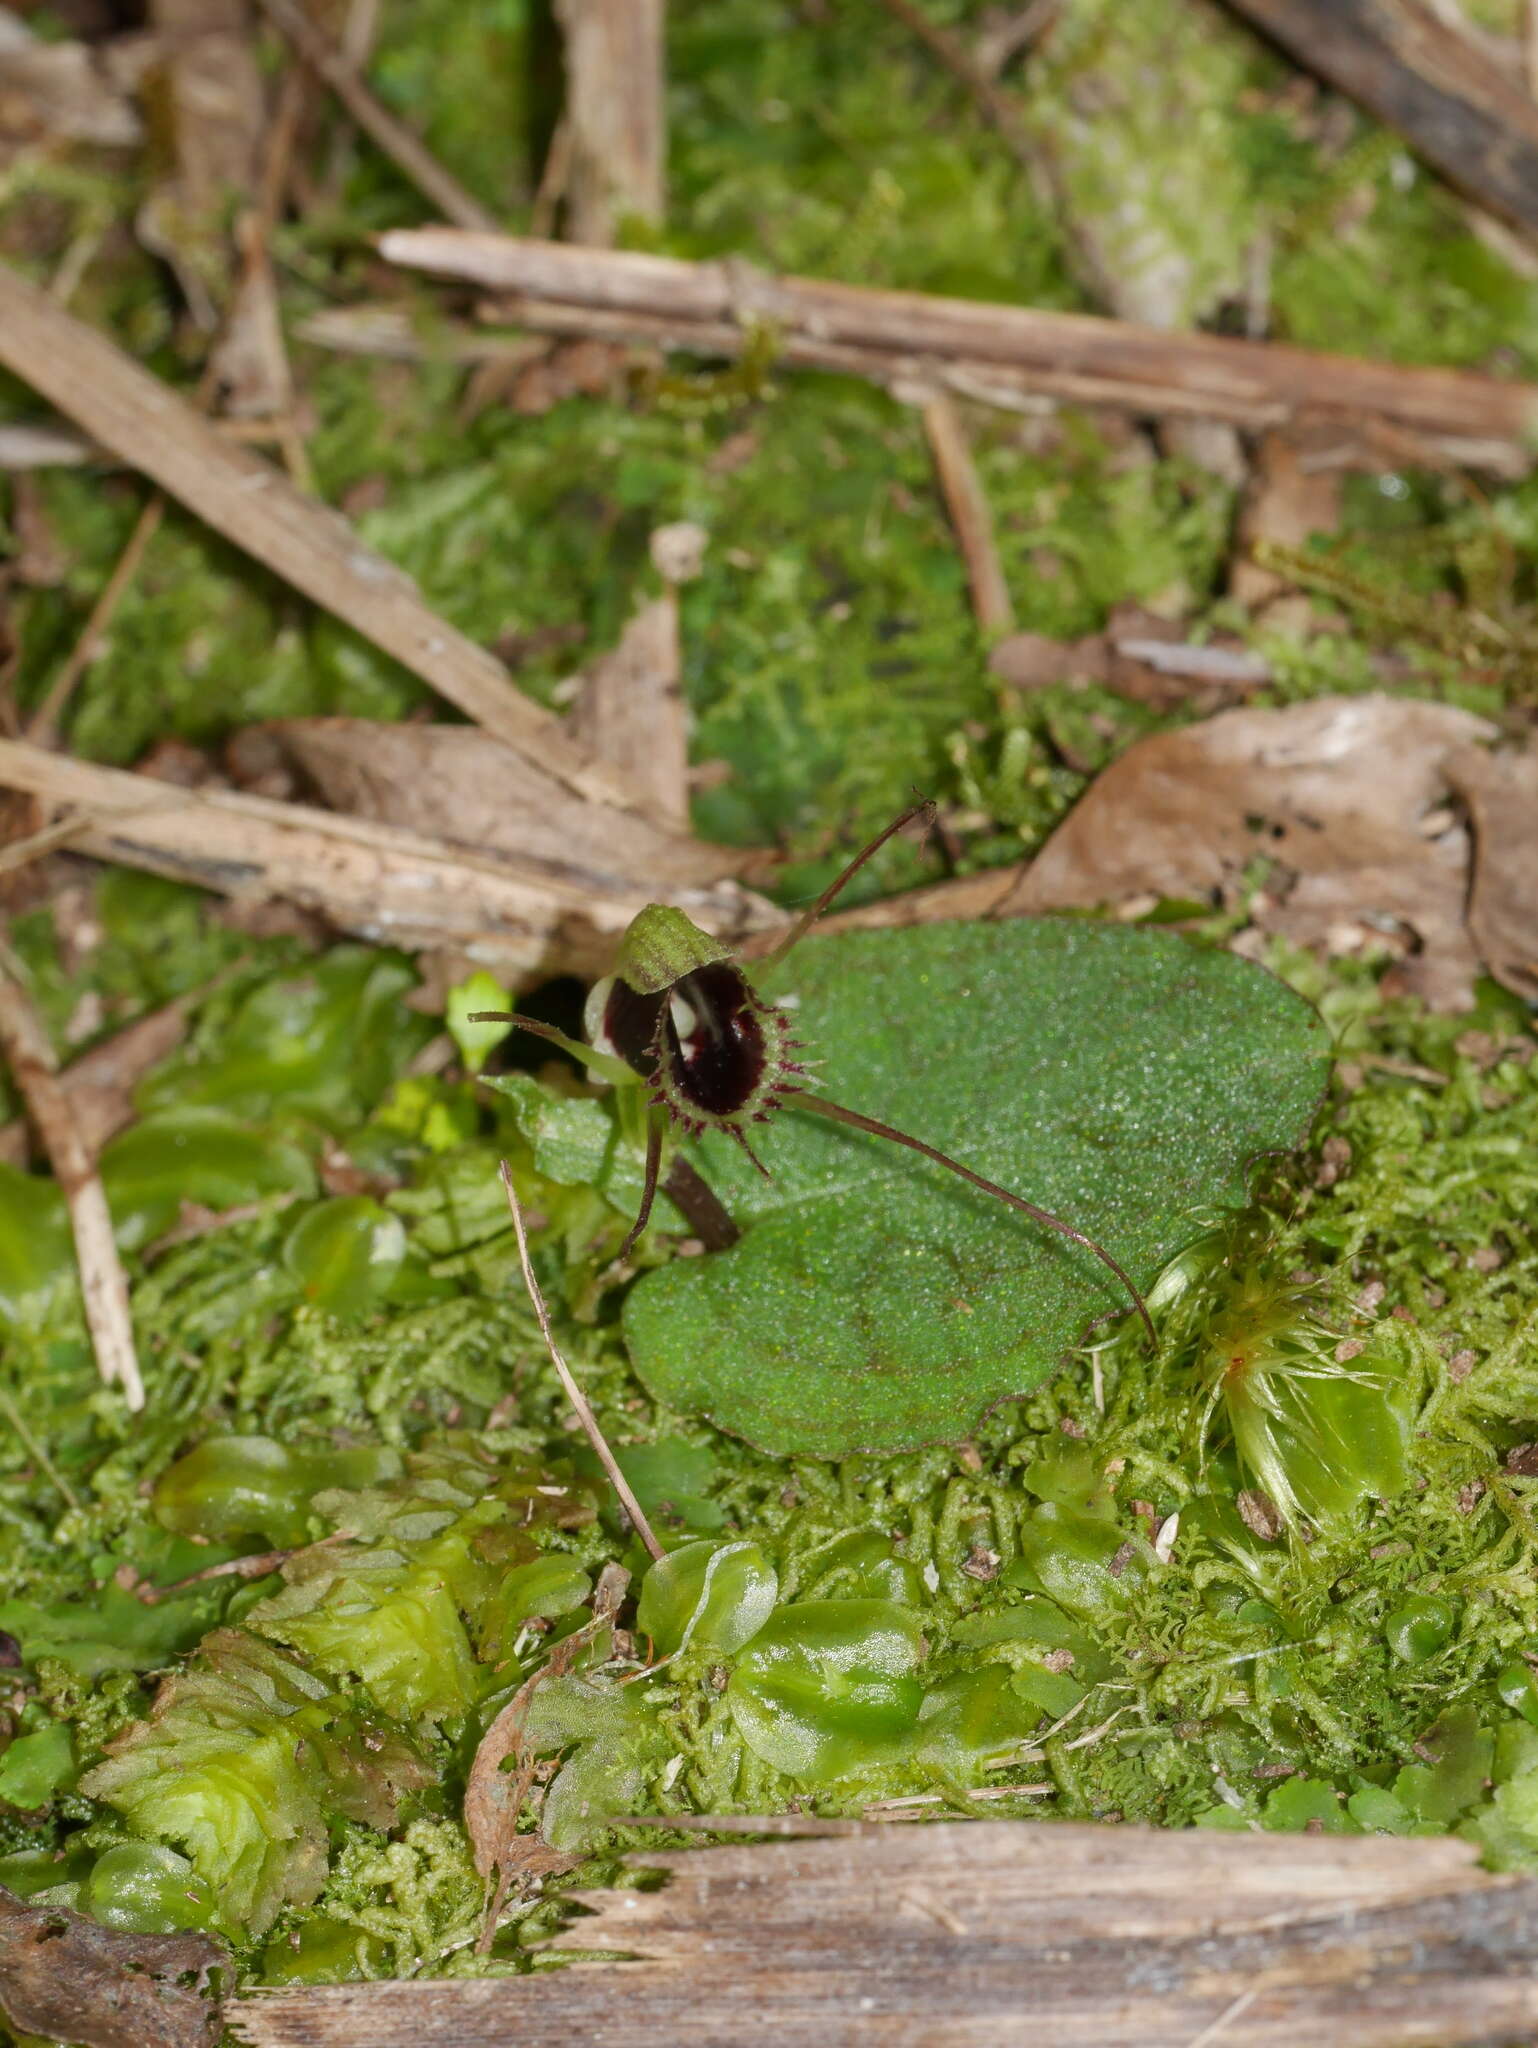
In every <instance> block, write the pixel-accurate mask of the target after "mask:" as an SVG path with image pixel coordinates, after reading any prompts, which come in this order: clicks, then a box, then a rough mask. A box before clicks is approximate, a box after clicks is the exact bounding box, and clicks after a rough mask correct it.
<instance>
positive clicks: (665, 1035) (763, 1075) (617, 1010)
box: [469, 804, 1157, 1343]
mask: <svg viewBox="0 0 1538 2048" xmlns="http://www.w3.org/2000/svg"><path fill="white" fill-rule="evenodd" d="M931 810H932V806H930V805H928V804H918V805H915V806H914V808H913V809H912V810H909V811H905V812H904V813H903V815H902V816H901V817H900V818H897V819H895V820H894V821H893V823H892V824H890V825H889V826H888V827H887V828H886V830H885V831H884V832H882V833H881V834H880V835H879V837H877V838H876V839H873V840H872V841H871V843H870V845H869V846H867V847H865V848H864V849H863V850H862V851H861V852H860V853H859V854H857V855H856V857H855V859H854V860H852V861H851V862H850V864H849V866H848V867H847V868H845V869H844V871H843V873H842V874H841V875H840V876H839V877H838V879H837V880H836V881H835V882H834V883H833V884H832V886H831V887H830V888H828V889H827V890H825V891H824V893H823V894H822V895H821V896H820V897H819V898H818V899H817V901H816V902H815V903H814V904H813V905H812V907H811V909H810V910H808V911H807V912H805V913H804V915H803V916H801V917H800V918H799V919H798V920H797V921H796V923H795V924H794V925H792V927H791V928H790V930H789V932H788V933H787V934H786V936H785V937H784V938H783V939H782V940H781V941H780V943H779V944H778V945H777V946H776V947H775V949H774V951H773V952H772V953H771V954H769V955H768V958H769V959H771V960H775V959H782V958H783V957H784V956H785V954H786V953H788V952H789V951H790V949H791V947H792V946H794V945H795V944H796V942H797V941H798V940H799V939H801V938H802V937H804V936H805V934H806V933H807V932H808V931H809V930H810V929H811V928H812V926H813V925H814V924H815V923H816V921H817V919H818V918H819V917H821V915H822V913H823V912H824V911H825V910H826V909H827V907H828V905H829V904H830V903H831V902H832V901H833V899H834V898H835V897H836V896H837V895H838V894H839V892H840V890H842V889H843V887H844V885H845V884H846V883H847V882H848V881H849V879H850V877H851V876H852V875H853V874H855V872H856V871H857V870H858V869H859V868H861V867H863V865H864V864H865V862H866V861H867V860H869V859H870V857H871V855H872V854H873V853H874V852H875V851H876V849H877V848H878V847H879V846H881V845H883V844H884V843H885V841H886V840H888V839H890V838H891V836H892V834H893V833H894V832H897V831H899V830H900V829H901V828H902V827H903V826H904V825H907V824H909V823H911V822H912V821H913V820H915V819H917V818H920V817H925V818H927V817H928V816H929V815H930V813H931ZM469 1021H470V1022H472V1023H493V1022H495V1023H505V1024H515V1025H519V1026H521V1027H522V1028H523V1029H524V1030H525V1031H532V1032H533V1033H535V1034H536V1035H537V1036H538V1037H540V1038H545V1039H548V1040H550V1041H551V1042H552V1043H553V1044H556V1045H559V1046H560V1047H562V1049H563V1050H564V1051H566V1052H569V1053H571V1054H573V1055H574V1056H575V1057H576V1058H577V1059H579V1060H580V1061H582V1062H583V1064H584V1065H585V1066H587V1067H588V1068H589V1069H590V1070H591V1071H592V1072H593V1073H595V1074H597V1075H599V1076H601V1077H602V1078H603V1079H605V1080H609V1081H612V1082H614V1083H615V1084H616V1085H621V1086H631V1087H634V1086H637V1085H642V1086H645V1087H646V1088H647V1089H648V1091H649V1093H648V1112H647V1140H646V1177H645V1185H644V1189H643V1192H642V1196H641V1209H640V1213H639V1215H638V1216H637V1217H636V1220H635V1222H634V1224H633V1225H632V1226H631V1229H630V1232H629V1235H628V1236H627V1237H626V1239H625V1242H624V1244H623V1245H622V1246H621V1248H620V1256H621V1257H622V1258H623V1257H624V1256H625V1255H626V1254H627V1253H628V1252H629V1251H630V1249H631V1247H632V1246H633V1245H634V1244H635V1241H636V1239H637V1238H638V1237H639V1236H640V1234H641V1232H642V1231H643V1230H644V1229H645V1227H646V1223H647V1220H648V1218H649V1217H650V1215H651V1210H652V1204H653V1202H654V1200H655V1198H656V1192H657V1186H658V1179H659V1175H660V1173H661V1168H662V1154H663V1147H664V1143H665V1141H666V1138H667V1136H668V1133H669V1131H670V1130H676V1131H678V1132H679V1133H681V1134H682V1135H683V1136H685V1137H698V1136H699V1135H700V1134H701V1133H702V1132H705V1131H721V1132H724V1133H725V1134H726V1136H728V1137H730V1138H732V1139H734V1140H735V1141H736V1143H737V1144H739V1145H740V1146H741V1147H742V1149H743V1150H744V1151H745V1152H746V1153H747V1155H748V1157H749V1158H750V1159H751V1160H752V1161H753V1163H754V1165H755V1166H756V1167H757V1168H758V1170H759V1171H760V1173H763V1174H765V1175H767V1173H768V1168H767V1167H766V1166H765V1165H764V1164H763V1162H762V1160H760V1159H759V1157H758V1155H757V1153H756V1152H755V1151H754V1149H753V1145H752V1142H751V1134H752V1131H753V1127H754V1126H755V1125H757V1124H763V1123H767V1122H768V1121H769V1120H770V1118H771V1117H773V1116H774V1115H775V1113H776V1112H777V1111H779V1110H782V1109H786V1108H795V1109H800V1110H809V1111H811V1112H812V1113H813V1114H814V1115H817V1116H822V1117H827V1118H828V1119H830V1120H831V1121H832V1122H834V1123H841V1124H848V1125H850V1126H851V1127H852V1128H853V1129H855V1130H858V1131H865V1132H867V1133H868V1134H869V1135H871V1136H872V1137H877V1138H888V1139H890V1140H891V1141H892V1143H894V1144H897V1145H905V1146H907V1147H908V1149H909V1150H910V1151H913V1152H918V1153H921V1154H922V1155H923V1157H924V1158H926V1159H930V1160H933V1161H934V1162H935V1163H936V1164H937V1165H939V1166H943V1167H946V1168H947V1169H948V1170H949V1171H950V1172H952V1173H955V1174H958V1175H959V1176H960V1177H961V1179H963V1180H965V1181H968V1182H970V1183H971V1185H972V1186H973V1187H975V1188H979V1189H980V1190H981V1191H982V1192H983V1193H984V1194H986V1195H991V1196H993V1197H994V1198H995V1199H996V1200H998V1201H1001V1202H1006V1203H1008V1204H1009V1206H1010V1207H1011V1208H1013V1209H1017V1210H1019V1211H1020V1212H1021V1214H1022V1215H1024V1216H1027V1217H1029V1218H1030V1220H1031V1221H1032V1222H1033V1223H1036V1224H1039V1225H1041V1226H1042V1227H1043V1228H1045V1229H1048V1230H1053V1231H1056V1232H1057V1233H1058V1234H1059V1235H1060V1236H1062V1237H1067V1238H1071V1239H1072V1240H1073V1242H1074V1243H1075V1244H1080V1245H1083V1246H1084V1247H1085V1249H1086V1250H1088V1251H1090V1252H1093V1253H1094V1255H1095V1257H1096V1258H1098V1259H1099V1260H1100V1261H1101V1262H1102V1264H1104V1265H1105V1266H1107V1267H1109V1268H1110V1270H1111V1271H1112V1272H1113V1273H1114V1274H1115V1275H1116V1277H1117V1279H1118V1280H1120V1282H1121V1283H1122V1285H1123V1286H1124V1287H1125V1288H1126V1290H1127V1293H1128V1295H1129V1297H1130V1298H1131V1300H1132V1303H1133V1305H1134V1306H1135V1308H1136V1309H1137V1312H1138V1314H1139V1315H1140V1316H1141V1317H1142V1320H1143V1324H1144V1327H1145V1329H1146V1330H1147V1332H1148V1336H1149V1338H1150V1340H1151V1341H1153V1342H1155V1343H1156V1342H1157V1338H1156V1336H1155V1332H1154V1327H1153V1322H1152V1320H1151V1318H1150V1316H1149V1314H1148V1310H1147V1307H1146V1305H1145V1304H1144V1301H1143V1297H1142V1295H1141V1294H1140V1293H1139V1292H1138V1290H1137V1287H1136V1286H1135V1285H1134V1283H1133V1281H1132V1279H1131V1277H1130V1276H1129V1275H1128V1273H1127V1272H1126V1271H1125V1270H1124V1269H1123V1267H1122V1266H1121V1265H1120V1264H1119V1263H1118V1262H1117V1261H1116V1260H1115V1259H1114V1258H1113V1257H1112V1256H1111V1254H1110V1253H1109V1252H1108V1251H1107V1250H1106V1249H1105V1247H1104V1246H1103V1245H1100V1244H1097V1243H1096V1242H1095V1240H1094V1239H1093V1238H1091V1237H1088V1236H1086V1235H1085V1233H1084V1232H1083V1231H1082V1230H1079V1229H1076V1228H1075V1226H1074V1225H1073V1224H1071V1223H1067V1222H1065V1221H1064V1220H1063V1219H1062V1218H1061V1217H1060V1216H1054V1215H1052V1214H1051V1213H1050V1212H1049V1211H1048V1210H1046V1209H1041V1208H1038V1207H1037V1206H1036V1205H1035V1203H1033V1202H1028V1201H1026V1200H1025V1199H1024V1198H1023V1197H1022V1196H1020V1195H1016V1194H1013V1193H1011V1192H1010V1190H1009V1189H1008V1188H1003V1187H1000V1186H999V1185H998V1183H997V1182H995V1181H991V1180H985V1179H984V1178H983V1176H982V1175H981V1174H978V1173H974V1172H973V1171H972V1170H971V1168H970V1167H967V1166H963V1165H962V1164H961V1162H960V1161H959V1160H956V1159H952V1158H950V1157H949V1156H948V1155H947V1154H946V1153H944V1152H939V1151H937V1150H936V1149H935V1148H934V1147H933V1146H932V1145H927V1144H925V1143H924V1141H923V1140H922V1139H921V1138H915V1137H912V1136H910V1135H909V1134H908V1133H907V1132H906V1131H900V1130H898V1129H896V1127H895V1126H893V1125H891V1124H886V1123H881V1122H878V1121H877V1120H876V1119H875V1118H874V1117H867V1116H862V1115H861V1114H860V1112H859V1111H858V1110H853V1109H845V1108H844V1107H843V1106H842V1105H841V1104H839V1103H836V1102H830V1101H828V1100H827V1098H826V1097H825V1096H822V1095H817V1094H814V1093H812V1092H811V1091H812V1082H811V1076H810V1075H809V1074H808V1072H807V1068H806V1066H805V1064H803V1063H802V1062H801V1061H800V1060H798V1059H796V1058H793V1057H792V1055H793V1054H796V1053H799V1052H801V1051H803V1050H804V1049H805V1048H804V1047H802V1046H801V1044H800V1043H799V1042H798V1041H797V1040H796V1039H795V1038H793V1037H792V1035H791V1032H792V1028H793V1027H792V1024H791V1019H790V1017H789V1016H788V1014H787V1013H786V1011H785V1010H783V1009H782V1008H781V1007H780V1006H779V1005H778V1004H777V1003H771V1002H768V1001H766V1000H765V998H764V997H763V996H761V995H760V994H759V993H758V991H757V990H756V989H755V988H754V986H753V984H752V982H751V981H750V980H749V979H748V977H747V975H746V973H745V972H744V971H743V969H742V967H741V966H740V965H739V964H738V962H737V961H736V959H735V958H734V957H733V955H732V952H731V950H730V948H729V947H727V946H724V945H723V944H722V943H721V942H720V940H719V939H713V938H711V937H710V936H709V935H708V934H707V933H705V932H702V931H701V930H700V928H699V927H698V925H696V924H694V923H692V922H691V921H690V919H689V918H687V917H686V916H685V915H684V913H683V912H682V911H681V910H676V909H672V908H670V907H668V906H667V905H666V904H660V903H652V904H648V905H647V907H646V908H645V909H644V910H643V911H641V913H640V914H639V916H637V917H636V918H635V919H634V921H633V922H632V924H631V926H630V928H629V930H628V931H627V932H626V934H625V937H624V939H623V940H622V941H621V944H620V951H619V957H618V959H617V960H616V962H615V966H614V972H613V973H612V974H611V975H608V976H607V977H606V978H605V979H604V980H603V981H600V982H599V983H598V984H597V986H596V987H595V988H594V989H593V991H592V993H591V995H590V996H589V998H588V1002H587V1010H586V1015H585V1018H584V1025H585V1028H586V1030H587V1034H588V1037H589V1040H590V1041H591V1042H590V1043H589V1044H588V1045H579V1044H578V1043H577V1042H576V1041H575V1040H573V1039H569V1038H567V1037H566V1036H565V1035H564V1033H562V1032H559V1031H556V1030H554V1029H553V1028H552V1027H551V1026H550V1025H548V1024H541V1023H537V1022H535V1021H534V1020H533V1019H532V1018H527V1017H521V1016H518V1015H517V1014H516V1013H514V1012H512V1011H501V1010H479V1011H476V1012H474V1013H473V1014H472V1015H471V1017H470V1020H469ZM675 1171H676V1167H675ZM691 1179H692V1180H693V1181H694V1182H695V1184H696V1186H697V1188H699V1189H701V1190H703V1192H704V1194H705V1197H706V1199H707V1200H713V1199H714V1198H713V1197H711V1196H710V1195H709V1192H708V1190H704V1189H703V1183H701V1182H699V1180H698V1176H697V1175H691ZM670 1188H671V1183H670ZM717 1207H719V1205H717ZM722 1214H723V1216H724V1212H722Z"/></svg>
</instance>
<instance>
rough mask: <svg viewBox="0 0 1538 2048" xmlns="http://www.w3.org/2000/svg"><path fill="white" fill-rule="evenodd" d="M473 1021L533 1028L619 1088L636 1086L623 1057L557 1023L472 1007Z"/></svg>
mask: <svg viewBox="0 0 1538 2048" xmlns="http://www.w3.org/2000/svg"><path fill="white" fill-rule="evenodd" d="M466 1022H467V1023H470V1024H514V1025H516V1026H517V1027H518V1029H519V1030H520V1031H532V1032H533V1034H534V1036H535V1037H536V1038H543V1039H545V1040H547V1041H548V1042H549V1043H550V1044H551V1045H558V1046H559V1047H560V1048H561V1051H562V1052H569V1053H570V1054H571V1056H572V1058H573V1059H574V1060H580V1061H581V1062H582V1064H583V1066H585V1067H586V1068H587V1069H588V1071H589V1072H590V1073H593V1074H596V1075H597V1076H598V1077H599V1079H600V1080H603V1081H612V1082H613V1084H614V1086H615V1087H616V1088H622V1087H624V1088H633V1087H635V1085H636V1082H637V1078H638V1077H637V1075H636V1072H635V1069H634V1068H633V1067H627V1066H626V1065H625V1062H624V1061H623V1060H622V1059H616V1057H615V1056H614V1054H613V1053H611V1052H600V1051H599V1050H598V1048H597V1047H596V1046H592V1045H584V1044H583V1043H582V1041H581V1039H580V1038H568V1037H567V1036H566V1033H565V1032H564V1031H557V1030H556V1028H555V1026H554V1025H553V1024H541V1023H539V1022H538V1020H537V1019H535V1018H533V1017H520V1016H519V1014H518V1012H517V1011H516V1010H472V1011H471V1012H470V1014H469V1016H468V1018H467V1019H466Z"/></svg>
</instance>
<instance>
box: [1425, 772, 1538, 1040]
mask: <svg viewBox="0 0 1538 2048" xmlns="http://www.w3.org/2000/svg"><path fill="white" fill-rule="evenodd" d="M1447 778H1448V781H1449V782H1450V783H1451V784H1452V786H1453V788H1454V789H1455V790H1456V791H1457V792H1458V794H1459V796H1461V797H1462V798H1463V800H1464V802H1465V803H1466V804H1467V805H1468V807H1469V815H1470V818H1471V820H1472V822H1473V827H1474V880H1473V887H1472V889H1471V891H1470V896H1469V908H1468V918H1469V930H1470V931H1471V932H1472V933H1473V936H1474V943H1475V945H1476V946H1477V947H1478V948H1479V951H1480V955H1481V957H1482V958H1483V960H1484V963H1485V965H1486V966H1487V967H1488V968H1489V970H1490V972H1491V973H1492V974H1493V975H1494V976H1495V978H1496V980H1497V981H1500V982H1504V984H1505V985H1506V987H1507V988H1509V989H1513V990H1514V991H1515V992H1516V994H1518V995H1519V996H1522V997H1523V998H1525V1000H1526V1001H1528V1002H1538V749H1534V748H1532V747H1529V748H1528V750H1527V752H1526V753H1522V754H1487V753H1486V752H1485V751H1484V749H1483V748H1482V747H1466V748H1463V749H1461V750H1460V751H1459V752H1458V753H1456V754H1454V755H1453V756H1452V757H1451V758H1450V759H1449V761H1448V763H1447Z"/></svg>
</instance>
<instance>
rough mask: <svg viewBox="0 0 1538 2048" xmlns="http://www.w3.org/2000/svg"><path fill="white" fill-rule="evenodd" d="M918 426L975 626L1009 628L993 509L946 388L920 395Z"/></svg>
mask: <svg viewBox="0 0 1538 2048" xmlns="http://www.w3.org/2000/svg"><path fill="white" fill-rule="evenodd" d="M924 432H925V433H926V434H927V435H928V436H929V451H930V453H931V454H932V455H933V457H934V460H935V472H936V474H937V475H938V477H939V479H940V489H941V491H942V492H943V493H944V496H945V509H946V511H947V512H948V513H949V514H950V520H951V525H952V526H953V527H954V528H955V530H956V542H957V545H958V546H959V547H960V549H961V557H962V560H963V561H964V562H965V563H966V567H967V583H968V586H969V587H970V589H971V592H972V611H973V614H974V616H975V617H976V619H977V623H978V626H979V628H980V630H981V631H982V632H984V633H1011V632H1013V631H1014V625H1015V615H1014V611H1013V609H1012V607H1011V605H1010V602H1009V585H1008V584H1007V583H1006V582H1005V581H1004V571H1003V568H1002V567H1001V565H1000V562H999V550H998V543H997V542H996V540H995V539H994V533H993V514H992V512H991V510H990V509H989V505H988V498H987V494H986V493H985V492H984V490H983V485H982V479H981V477H979V475H978V473H977V464H976V463H975V462H974V461H973V460H972V450H971V447H970V445H969V444H968V441H967V434H966V428H965V427H964V426H963V425H962V423H961V414H960V413H959V411H958V410H957V408H956V402H955V400H954V399H953V398H952V397H951V396H950V395H949V393H947V392H943V391H941V392H937V393H936V394H935V396H934V397H933V398H929V399H926V400H925V402H924Z"/></svg>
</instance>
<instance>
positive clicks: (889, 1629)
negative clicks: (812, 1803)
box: [726, 1600, 925, 1785]
mask: <svg viewBox="0 0 1538 2048" xmlns="http://www.w3.org/2000/svg"><path fill="white" fill-rule="evenodd" d="M924 1651H925V1645H924V1635H923V1631H922V1629H921V1628H920V1626H919V1622H918V1618H917V1616H916V1615H914V1614H911V1613H910V1612H909V1611H908V1610H907V1608H905V1607H899V1606H898V1605H897V1604H896V1602H895V1601H891V1600H801V1601H797V1602H795V1603H793V1604H792V1605H791V1606H789V1607H782V1608H780V1609H779V1611H778V1612H777V1613H775V1614H773V1615H771V1616H770V1618H769V1620H768V1621H767V1622H766V1623H765V1625H764V1626H763V1627H762V1628H761V1629H759V1631H758V1632H757V1634H756V1635H755V1636H754V1637H753V1639H752V1641H751V1642H750V1643H749V1644H748V1646H747V1648H746V1649H745V1650H743V1651H742V1652H741V1654H740V1655H739V1656H738V1658H737V1663H736V1668H735V1670H734V1671H733V1673H732V1677H731V1683H730V1684H729V1685H728V1686H727V1688H726V1702H727V1705H728V1706H729V1707H730V1708H731V1712H732V1719H733V1720H734V1721H735V1722H736V1724H737V1730H738V1733H739V1734H740V1735H741V1736H742V1739H743V1741H744V1742H746V1744H747V1745H748V1747H749V1749H751V1750H752V1751H753V1752H754V1754H755V1755H757V1756H760V1757H762V1758H763V1760H764V1762H765V1763H766V1764H770V1765H772V1766H773V1767H774V1769H775V1770H777V1771H784V1772H785V1773H786V1775H787V1776H789V1777H792V1778H800V1779H802V1780H803V1781H804V1782H805V1783H808V1784H813V1785H829V1784H832V1783H833V1782H834V1781H835V1780H836V1779H839V1778H847V1777H850V1776H852V1775H853V1774H854V1773H856V1772H859V1771H866V1770H876V1769H879V1768H880V1767H881V1766H882V1765H883V1764H889V1763H893V1762H895V1761H897V1759H898V1758H900V1757H902V1756H904V1755H906V1753H907V1751H908V1749H909V1747H910V1734H911V1731H912V1729H913V1728H914V1726H915V1725H916V1723H917V1721H918V1717H919V1713H920V1710H921V1708H922V1706H923V1703H924V1687H923V1683H922V1681H921V1680H920V1678H919V1676H918V1672H919V1667H920V1665H921V1664H922V1662H923V1659H924Z"/></svg>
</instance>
